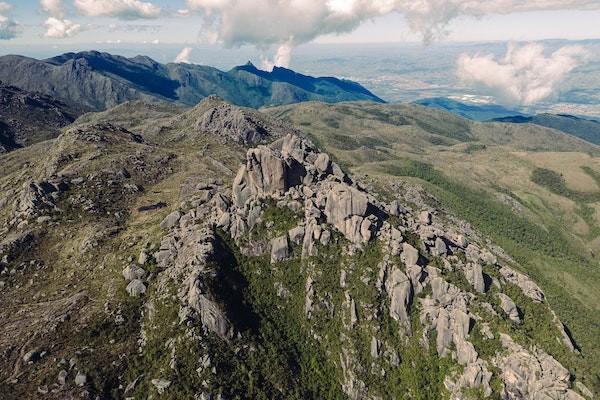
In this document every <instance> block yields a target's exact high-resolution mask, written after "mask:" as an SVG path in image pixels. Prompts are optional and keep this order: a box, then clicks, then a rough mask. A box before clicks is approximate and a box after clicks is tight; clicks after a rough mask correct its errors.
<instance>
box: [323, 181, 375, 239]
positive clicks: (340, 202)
mask: <svg viewBox="0 0 600 400" xmlns="http://www.w3.org/2000/svg"><path fill="white" fill-rule="evenodd" d="M368 206H369V201H368V199H367V196H366V195H365V194H364V193H362V192H360V191H359V190H358V189H355V188H353V187H351V186H348V185H346V184H337V185H335V186H334V187H332V188H331V190H330V191H329V192H328V193H327V197H326V203H325V216H326V217H327V222H329V223H330V224H332V225H333V226H335V227H336V228H337V230H338V231H340V232H341V233H342V234H343V235H344V236H345V237H346V239H348V240H350V241H351V242H352V243H355V244H358V243H364V242H366V241H368V240H369V239H370V238H371V234H370V233H369V232H370V231H371V229H372V227H371V225H370V224H371V223H370V221H369V222H368V223H365V225H363V220H364V217H366V215H367V209H368ZM365 239H367V240H365Z"/></svg>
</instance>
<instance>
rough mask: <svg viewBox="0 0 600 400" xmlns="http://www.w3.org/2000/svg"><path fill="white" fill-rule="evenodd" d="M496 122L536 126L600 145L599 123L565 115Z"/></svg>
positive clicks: (511, 118) (538, 116)
mask: <svg viewBox="0 0 600 400" xmlns="http://www.w3.org/2000/svg"><path fill="white" fill-rule="evenodd" d="M495 121H498V122H510V123H515V124H536V125H540V126H545V127H547V128H552V129H556V130H559V131H561V132H565V133H568V134H570V135H573V136H575V137H578V138H581V139H583V140H585V141H587V142H590V143H593V144H597V145H598V144H600V122H598V121H595V120H591V119H585V118H580V117H575V116H572V115H565V114H537V115H534V116H531V117H523V116H510V117H504V118H496V119H495Z"/></svg>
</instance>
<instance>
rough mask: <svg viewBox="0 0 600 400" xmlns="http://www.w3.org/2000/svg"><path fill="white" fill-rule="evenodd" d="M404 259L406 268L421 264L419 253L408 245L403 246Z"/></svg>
mask: <svg viewBox="0 0 600 400" xmlns="http://www.w3.org/2000/svg"><path fill="white" fill-rule="evenodd" d="M402 259H403V261H404V264H406V266H410V265H417V264H418V262H419V251H418V250H417V249H415V248H414V247H413V246H411V245H410V244H408V243H403V244H402Z"/></svg>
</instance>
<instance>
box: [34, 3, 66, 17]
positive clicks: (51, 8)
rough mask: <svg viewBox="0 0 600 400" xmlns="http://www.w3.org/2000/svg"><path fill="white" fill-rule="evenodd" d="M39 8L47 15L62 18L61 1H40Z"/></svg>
mask: <svg viewBox="0 0 600 400" xmlns="http://www.w3.org/2000/svg"><path fill="white" fill-rule="evenodd" d="M40 6H42V9H43V10H44V11H45V12H46V13H47V14H48V15H51V16H53V17H56V18H62V17H63V14H64V11H63V5H62V0H40Z"/></svg>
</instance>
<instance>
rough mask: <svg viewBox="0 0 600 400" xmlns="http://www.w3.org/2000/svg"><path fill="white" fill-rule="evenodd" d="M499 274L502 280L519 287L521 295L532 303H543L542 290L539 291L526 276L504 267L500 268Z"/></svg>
mask: <svg viewBox="0 0 600 400" xmlns="http://www.w3.org/2000/svg"><path fill="white" fill-rule="evenodd" d="M500 274H502V276H503V277H504V279H506V280H507V281H508V282H510V283H512V284H515V285H517V286H518V287H520V288H521V290H522V291H523V294H524V295H525V296H527V297H529V298H530V299H532V300H533V301H536V302H538V303H541V302H543V301H544V292H542V289H540V287H539V286H538V285H536V284H535V283H534V282H533V281H532V280H531V279H529V278H528V277H527V276H526V275H524V274H522V273H520V272H517V271H515V270H513V269H511V268H509V267H506V266H504V267H502V268H500Z"/></svg>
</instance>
